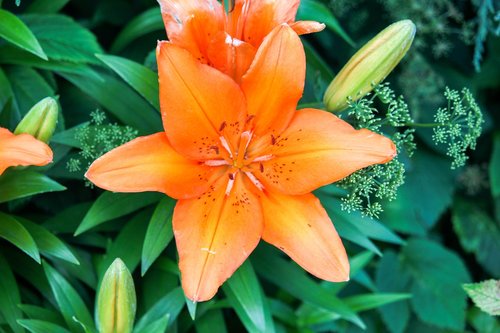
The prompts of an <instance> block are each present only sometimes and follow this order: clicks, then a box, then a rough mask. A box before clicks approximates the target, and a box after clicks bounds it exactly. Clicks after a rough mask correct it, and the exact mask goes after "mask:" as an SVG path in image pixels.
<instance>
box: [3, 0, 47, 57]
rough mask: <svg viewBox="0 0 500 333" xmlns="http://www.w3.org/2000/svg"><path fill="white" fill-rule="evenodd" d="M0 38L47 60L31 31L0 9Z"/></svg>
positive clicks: (15, 17)
mask: <svg viewBox="0 0 500 333" xmlns="http://www.w3.org/2000/svg"><path fill="white" fill-rule="evenodd" d="M0 37H2V38H5V39H6V40H7V41H9V42H11V43H12V44H14V45H16V46H18V47H20V48H22V49H24V50H26V51H28V52H31V53H33V54H34V55H36V56H37V57H40V58H42V59H44V60H47V59H48V58H47V55H46V54H45V52H44V51H43V49H42V47H41V46H40V43H39V42H38V40H37V39H36V37H35V35H33V33H32V32H31V30H30V29H29V28H28V27H27V26H26V25H25V24H24V23H23V21H21V20H20V19H19V18H18V17H17V16H15V15H14V14H12V13H10V12H8V11H6V10H3V9H0Z"/></svg>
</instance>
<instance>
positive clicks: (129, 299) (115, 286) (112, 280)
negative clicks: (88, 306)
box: [96, 258, 137, 333]
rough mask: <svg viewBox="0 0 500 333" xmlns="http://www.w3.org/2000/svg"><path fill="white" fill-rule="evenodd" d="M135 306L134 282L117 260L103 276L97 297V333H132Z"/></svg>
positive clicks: (123, 265) (119, 260)
mask: <svg viewBox="0 0 500 333" xmlns="http://www.w3.org/2000/svg"><path fill="white" fill-rule="evenodd" d="M136 305H137V301H136V296H135V288H134V280H133V279H132V276H131V275H130V272H129V270H128V269H127V266H125V264H124V263H123V261H122V260H121V259H119V258H117V259H115V261H113V263H112V264H111V266H109V268H108V270H107V271H106V273H105V274H104V278H103V279H102V282H101V287H100V288H99V293H98V296H97V307H96V322H97V328H98V330H99V332H100V333H115V332H120V333H130V332H132V329H133V327H134V318H135V310H136Z"/></svg>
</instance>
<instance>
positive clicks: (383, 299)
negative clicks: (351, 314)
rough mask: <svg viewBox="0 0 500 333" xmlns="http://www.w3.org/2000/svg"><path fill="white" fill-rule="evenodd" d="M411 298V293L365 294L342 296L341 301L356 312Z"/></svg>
mask: <svg viewBox="0 0 500 333" xmlns="http://www.w3.org/2000/svg"><path fill="white" fill-rule="evenodd" d="M408 298H411V294H383V293H379V294H367V295H356V296H351V297H347V298H344V299H343V301H344V302H345V303H346V304H347V305H349V306H350V307H351V309H353V310H354V311H356V312H361V311H366V310H370V309H375V308H378V307H379V306H382V305H385V304H389V303H394V302H398V301H402V300H405V299H408Z"/></svg>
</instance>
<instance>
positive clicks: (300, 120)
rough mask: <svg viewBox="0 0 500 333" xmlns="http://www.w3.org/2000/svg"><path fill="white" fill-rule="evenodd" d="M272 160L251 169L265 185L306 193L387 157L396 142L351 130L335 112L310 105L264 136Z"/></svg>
mask: <svg viewBox="0 0 500 333" xmlns="http://www.w3.org/2000/svg"><path fill="white" fill-rule="evenodd" d="M263 140H268V142H269V143H268V150H267V151H265V154H264V153H262V154H263V155H271V156H273V158H272V159H269V160H268V161H265V162H263V163H262V167H261V169H262V170H263V172H260V173H256V175H257V176H258V178H259V180H260V181H261V182H262V184H264V187H265V188H266V189H269V190H271V191H278V192H282V193H286V194H305V193H309V192H311V191H312V190H315V189H317V188H318V187H320V186H323V185H326V184H330V183H333V182H335V181H338V180H340V179H342V178H344V177H346V176H348V175H349V174H351V173H353V172H354V171H356V170H359V169H361V168H364V167H367V166H370V165H372V164H382V163H386V162H388V161H390V160H391V159H392V158H393V157H394V156H395V155H396V147H395V146H394V143H393V142H392V141H391V140H389V139H388V138H386V137H384V136H382V135H379V134H376V133H374V132H372V131H369V130H366V129H361V130H355V129H354V128H353V127H352V126H351V125H349V124H348V123H346V122H345V121H343V120H341V119H339V118H338V117H337V116H335V115H333V114H331V113H328V112H325V111H321V110H315V109H304V110H299V111H297V112H296V114H295V116H294V118H293V119H292V121H291V123H290V126H289V127H288V128H287V129H286V130H285V131H284V132H283V133H282V134H281V135H279V136H277V137H270V138H266V137H263V138H262V139H261V142H256V145H257V146H258V145H260V146H262V145H263V142H262V141H263Z"/></svg>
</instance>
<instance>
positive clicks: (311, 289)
mask: <svg viewBox="0 0 500 333" xmlns="http://www.w3.org/2000/svg"><path fill="white" fill-rule="evenodd" d="M271 250H272V251H274V249H272V248H270V247H269V246H265V247H261V248H259V249H257V251H255V253H254V256H253V259H254V260H255V265H254V267H255V269H256V270H257V273H258V274H259V275H260V276H262V277H263V278H265V279H266V280H268V281H269V282H271V283H273V284H274V285H276V286H278V287H280V288H281V289H283V290H285V291H286V292H288V293H289V294H291V295H292V296H294V297H297V298H299V299H301V300H303V301H304V302H307V303H311V304H313V305H316V306H319V307H322V308H324V309H325V310H328V311H330V312H333V313H335V314H337V315H338V316H339V317H342V318H344V319H346V320H348V321H350V322H352V323H354V324H356V325H357V326H359V327H361V328H364V327H365V325H364V323H363V322H362V321H361V319H360V318H359V317H358V316H357V315H356V313H355V312H354V311H353V310H352V309H351V308H349V307H348V306H347V305H345V304H344V303H343V302H342V300H340V299H339V298H337V297H335V296H333V295H331V294H328V293H327V292H326V289H324V288H323V287H321V286H320V285H319V284H317V283H315V282H314V281H313V280H311V279H310V278H309V277H308V276H307V275H306V273H305V271H304V270H303V269H302V268H300V267H299V266H297V265H295V264H294V263H292V262H288V261H286V260H284V259H282V258H280V257H279V256H277V255H276V254H274V253H272V251H271Z"/></svg>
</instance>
